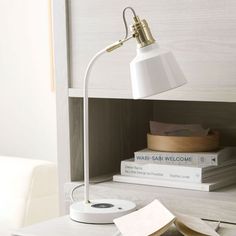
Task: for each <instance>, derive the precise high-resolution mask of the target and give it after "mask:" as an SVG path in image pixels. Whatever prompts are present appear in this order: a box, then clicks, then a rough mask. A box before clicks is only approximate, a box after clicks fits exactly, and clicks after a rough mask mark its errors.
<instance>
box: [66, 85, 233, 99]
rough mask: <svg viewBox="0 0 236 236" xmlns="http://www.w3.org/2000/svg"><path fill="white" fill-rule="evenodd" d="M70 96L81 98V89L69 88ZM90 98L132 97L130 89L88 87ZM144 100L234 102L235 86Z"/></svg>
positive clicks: (169, 92) (167, 94)
mask: <svg viewBox="0 0 236 236" xmlns="http://www.w3.org/2000/svg"><path fill="white" fill-rule="evenodd" d="M68 93H69V97H70V98H76V97H77V98H82V97H83V90H82V89H80V88H69V92H68ZM89 97H91V98H113V99H132V94H131V91H130V90H112V89H111V90H109V89H90V90H89ZM145 99H146V100H177V101H178V100H179V101H209V102H211V101H212V102H236V88H232V89H229V88H227V89H222V90H221V91H219V90H216V89H213V88H212V89H210V88H206V89H196V90H194V89H191V88H188V89H185V90H180V89H177V90H175V91H168V92H164V93H162V94H159V95H155V96H152V97H149V98H145Z"/></svg>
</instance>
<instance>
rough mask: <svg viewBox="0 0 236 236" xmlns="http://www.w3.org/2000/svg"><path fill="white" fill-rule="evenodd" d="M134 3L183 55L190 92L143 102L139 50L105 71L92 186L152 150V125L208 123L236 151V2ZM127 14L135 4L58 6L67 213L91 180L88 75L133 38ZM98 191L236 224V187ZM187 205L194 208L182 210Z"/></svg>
mask: <svg viewBox="0 0 236 236" xmlns="http://www.w3.org/2000/svg"><path fill="white" fill-rule="evenodd" d="M128 3H129V4H130V5H132V6H133V7H134V8H135V9H137V12H138V13H139V14H140V16H141V17H145V18H147V19H148V20H149V23H150V26H151V28H152V30H153V32H158V42H159V43H160V44H161V45H163V46H165V47H168V48H169V49H171V50H173V52H174V54H175V55H176V57H177V60H178V61H179V62H180V65H181V67H182V68H183V71H184V72H185V74H186V77H187V79H188V81H189V83H188V85H186V86H184V87H181V88H179V89H176V90H173V91H169V92H166V93H163V94H160V95H158V96H154V97H151V98H149V99H145V100H135V101H134V100H131V90H130V82H129V75H128V62H129V61H130V60H131V58H133V57H134V55H135V44H133V45H131V44H130V43H129V44H127V45H126V46H125V47H124V48H122V49H120V50H119V51H117V52H116V53H114V54H110V55H109V56H106V57H104V58H103V59H101V60H100V61H98V63H97V64H96V66H95V67H94V69H93V73H92V79H91V83H90V91H89V95H90V97H91V99H90V118H91V119H90V128H91V129H90V137H91V140H90V147H91V150H90V152H91V155H90V160H91V162H90V164H91V166H90V170H91V176H98V175H102V174H108V173H111V172H116V171H119V163H120V161H121V160H122V159H126V158H129V157H131V156H132V155H133V152H134V151H136V150H138V149H141V148H143V147H145V145H146V133H147V131H148V122H149V120H151V119H154V120H159V121H165V122H176V123H187V122H189V123H203V124H205V125H207V126H209V127H212V128H214V129H218V130H219V131H220V133H221V144H222V145H229V146H230V145H236V120H235V117H236V80H235V77H236V69H235V68H236V67H235V58H236V51H235V48H236V43H235V42H236V32H235V27H236V16H235V11H236V2H235V1H234V0H204V1H186V0H180V1H178V3H177V1H169V0H167V1H156V0H150V1H148V2H145V3H144V2H141V1H138V0H130V1H129V2H128ZM126 5H127V1H126V0H120V1H109V0H102V1H99V2H96V1H93V0H88V1H77V0H58V1H55V3H54V6H53V8H54V48H55V75H56V81H57V83H56V85H57V88H56V91H57V119H58V120H57V124H58V165H59V175H60V194H61V209H62V213H65V212H67V209H66V202H65V198H64V195H65V192H64V184H65V183H68V182H71V181H79V180H81V179H82V177H83V160H82V157H83V148H82V143H83V139H82V132H83V125H82V119H83V114H82V95H83V93H82V89H81V87H82V75H83V71H84V69H85V66H86V64H87V62H88V60H89V58H90V57H91V56H92V55H93V54H94V53H95V52H96V51H98V50H99V49H101V48H103V47H104V46H106V45H108V44H110V43H112V42H113V41H116V40H117V39H119V38H120V37H122V36H123V26H122V18H121V11H122V9H123V8H124V7H125V6H126ZM104 6H106V7H104ZM96 9H100V11H97V10H96ZM186 12H188V14H184V13H186ZM127 189H128V190H127ZM93 190H94V191H92V194H94V196H95V195H96V194H98V195H101V196H103V197H104V195H105V196H106V195H109V194H112V195H114V196H115V197H121V196H126V195H127V197H128V198H132V199H133V200H136V201H137V202H142V203H143V204H145V203H147V202H148V201H150V200H151V199H153V198H155V197H159V198H161V199H163V201H165V203H166V204H167V205H168V206H170V207H173V209H176V210H181V209H186V211H188V212H189V213H192V214H196V215H198V216H200V217H203V218H209V219H213V218H214V219H216V218H217V219H218V218H219V219H224V220H225V221H227V222H231V223H236V214H235V210H236V198H235V192H236V186H232V187H230V188H227V189H222V190H220V191H219V192H218V191H217V192H212V193H198V192H196V191H187V190H186V191H184V190H176V189H166V188H157V187H156V188H154V187H147V186H146V187H145V186H141V187H140V186H137V185H126V184H117V183H112V182H110V183H104V184H101V185H97V186H94V187H93ZM126 190H127V191H126ZM143 192H144V193H145V194H143ZM138 196H141V199H139V198H138ZM199 196H200V197H199ZM182 198H184V201H186V202H187V204H186V206H184V205H183V204H180V203H182V202H181V199H182ZM199 199H200V200H199ZM205 216H206V217H205Z"/></svg>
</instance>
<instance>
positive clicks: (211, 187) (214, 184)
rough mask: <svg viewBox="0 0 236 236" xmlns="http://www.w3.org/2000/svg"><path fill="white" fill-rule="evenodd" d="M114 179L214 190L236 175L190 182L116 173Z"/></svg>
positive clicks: (232, 182)
mask: <svg viewBox="0 0 236 236" xmlns="http://www.w3.org/2000/svg"><path fill="white" fill-rule="evenodd" d="M113 181H116V182H121V183H129V184H141V185H151V186H160V187H168V188H180V189H190V190H198V191H213V190H215V189H218V188H222V187H225V186H229V185H231V184H235V183H236V175H235V174H231V175H229V176H225V177H223V178H220V179H218V180H215V181H212V182H209V183H188V182H179V181H170V180H159V179H147V178H137V177H132V176H123V175H114V176H113Z"/></svg>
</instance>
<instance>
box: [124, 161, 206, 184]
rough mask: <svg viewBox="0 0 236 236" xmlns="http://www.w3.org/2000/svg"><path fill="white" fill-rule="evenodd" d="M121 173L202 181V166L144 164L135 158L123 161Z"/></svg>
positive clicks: (144, 176) (165, 178)
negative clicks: (134, 159)
mask: <svg viewBox="0 0 236 236" xmlns="http://www.w3.org/2000/svg"><path fill="white" fill-rule="evenodd" d="M121 175H124V176H133V177H143V178H152V179H163V180H174V181H184V182H193V183H201V182H202V169H201V168H197V167H188V166H169V165H168V166H167V165H155V164H142V163H137V162H134V161H133V160H126V161H121Z"/></svg>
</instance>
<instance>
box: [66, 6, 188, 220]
mask: <svg viewBox="0 0 236 236" xmlns="http://www.w3.org/2000/svg"><path fill="white" fill-rule="evenodd" d="M128 9H129V10H131V11H132V13H133V15H134V17H133V19H134V23H133V25H131V33H132V35H131V36H128V27H127V22H126V18H125V13H126V10H128ZM123 20H124V24H125V29H126V35H125V37H124V39H123V40H119V41H118V42H116V43H114V44H113V45H111V46H108V47H107V48H104V49H103V50H101V51H99V52H98V53H97V54H96V55H95V56H94V57H93V58H92V59H91V61H90V62H89V64H88V66H87V69H86V72H85V77H84V187H85V191H84V201H81V202H76V203H73V204H72V205H71V206H70V217H71V219H72V220H75V221H79V222H84V223H97V224H104V223H113V219H115V218H117V217H120V216H122V215H125V214H127V213H130V212H132V211H134V210H135V209H136V205H135V203H133V202H130V201H126V200H120V199H98V200H97V199H96V200H91V201H90V199H89V132H88V79H89V75H90V72H91V68H92V65H93V64H94V62H95V60H96V59H97V58H98V57H99V56H101V55H102V54H104V53H106V52H111V51H113V50H115V49H117V48H119V47H120V46H122V45H123V43H124V42H126V41H128V40H129V39H132V38H135V39H136V40H137V43H138V47H137V56H136V57H135V58H134V59H133V61H132V62H131V63H130V72H131V82H132V92H133V98H134V99H139V98H144V97H149V96H151V95H154V94H158V93H161V92H164V91H167V90H170V89H173V88H176V87H179V86H181V85H183V84H185V83H186V80H185V78H184V75H183V73H182V71H181V69H180V68H179V66H178V64H177V62H176V60H175V58H174V56H173V54H172V53H171V52H169V51H167V50H164V49H161V48H159V46H158V45H157V44H156V43H155V40H154V38H153V37H152V34H151V32H150V29H149V27H148V24H147V22H146V20H140V19H139V17H138V16H137V15H136V13H135V11H134V10H133V9H132V8H131V7H126V8H125V9H124V10H123Z"/></svg>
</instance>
